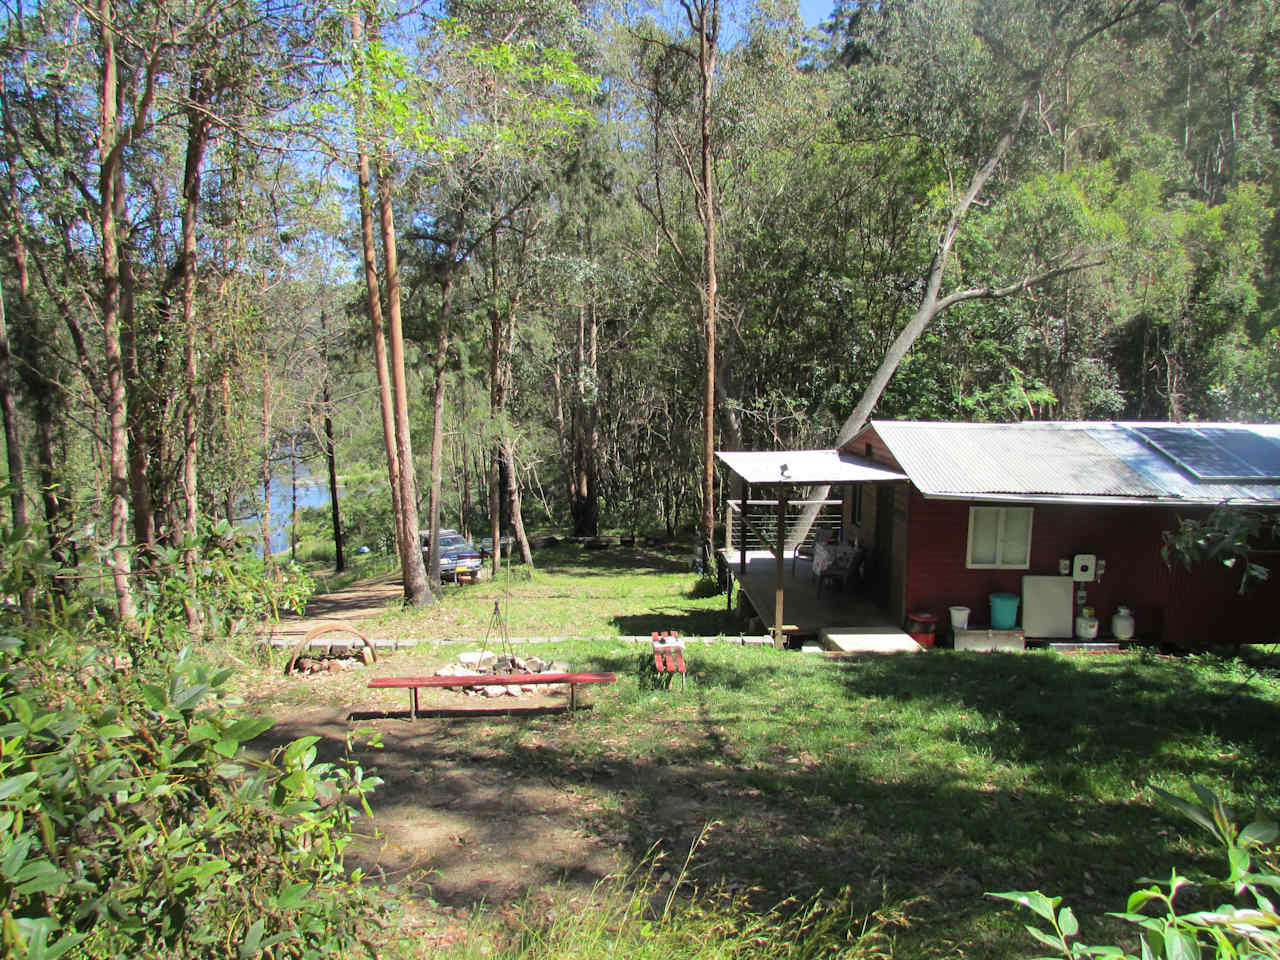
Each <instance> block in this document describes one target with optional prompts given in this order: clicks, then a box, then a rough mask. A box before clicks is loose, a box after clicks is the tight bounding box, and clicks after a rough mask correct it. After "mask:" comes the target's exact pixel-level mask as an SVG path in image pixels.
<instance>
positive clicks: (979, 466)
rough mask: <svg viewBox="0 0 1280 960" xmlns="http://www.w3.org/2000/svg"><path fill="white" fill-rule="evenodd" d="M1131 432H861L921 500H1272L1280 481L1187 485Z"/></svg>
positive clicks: (1130, 427) (941, 426) (902, 427)
mask: <svg viewBox="0 0 1280 960" xmlns="http://www.w3.org/2000/svg"><path fill="white" fill-rule="evenodd" d="M1138 426H1142V425H1141V424H1127V423H1088V422H1043V421H1031V422H1026V423H928V422H918V421H881V420H876V421H873V422H872V423H871V425H870V427H869V429H874V430H875V432H876V434H877V435H878V436H879V437H880V439H881V440H882V441H883V442H884V444H885V446H886V447H887V448H888V449H889V452H890V453H891V454H892V455H893V457H894V459H895V460H897V462H898V463H899V464H900V465H901V467H902V469H903V470H905V471H906V472H907V474H908V475H909V476H910V478H911V482H912V483H913V484H915V486H916V487H917V488H918V489H919V490H920V491H921V493H923V494H924V495H925V496H930V497H966V498H974V499H981V498H983V497H988V498H1002V499H1007V498H1012V497H1025V498H1029V499H1075V498H1101V499H1117V500H1138V501H1144V502H1150V501H1162V500H1167V501H1171V502H1184V503H1187V502H1190V503H1219V502H1221V501H1223V500H1245V501H1256V502H1267V501H1272V502H1275V501H1280V485H1277V484H1276V483H1274V482H1261V483H1241V482H1239V481H1233V482H1229V483H1223V482H1210V481H1205V480H1199V479H1197V478H1196V477H1194V476H1193V475H1191V474H1190V473H1189V472H1187V471H1185V470H1182V469H1180V468H1179V467H1178V465H1176V464H1175V463H1173V462H1172V461H1171V460H1170V459H1169V458H1168V457H1167V456H1165V455H1164V454H1162V453H1160V452H1159V451H1158V450H1155V449H1153V448H1152V447H1151V446H1150V445H1148V444H1146V443H1144V442H1143V440H1142V438H1141V436H1140V435H1139V434H1138V433H1137V432H1136V431H1135V430H1134V428H1135V427H1138ZM1165 426H1168V425H1167V424H1166V425H1165ZM1197 426H1199V425H1198V424H1197ZM1214 426H1221V427H1222V428H1224V429H1239V430H1253V431H1255V432H1259V433H1264V434H1266V435H1267V436H1272V435H1273V434H1274V432H1275V431H1276V430H1277V429H1278V428H1277V427H1274V426H1272V425H1268V424H1229V425H1214Z"/></svg>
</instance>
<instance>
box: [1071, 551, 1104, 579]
mask: <svg viewBox="0 0 1280 960" xmlns="http://www.w3.org/2000/svg"><path fill="white" fill-rule="evenodd" d="M1097 570H1098V557H1097V555H1096V554H1092V553H1077V554H1076V555H1075V556H1074V557H1073V558H1072V560H1071V579H1072V580H1075V581H1076V582H1078V583H1090V582H1092V581H1093V578H1094V577H1095V576H1096V574H1097Z"/></svg>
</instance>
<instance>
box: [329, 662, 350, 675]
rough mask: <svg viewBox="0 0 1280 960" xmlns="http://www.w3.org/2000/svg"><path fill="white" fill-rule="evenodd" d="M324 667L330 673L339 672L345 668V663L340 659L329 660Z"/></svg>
mask: <svg viewBox="0 0 1280 960" xmlns="http://www.w3.org/2000/svg"><path fill="white" fill-rule="evenodd" d="M324 668H325V669H326V670H328V671H329V672H330V673H341V672H342V671H343V670H345V669H346V664H344V663H343V662H342V661H341V660H330V661H329V662H328V663H326V664H325V665H324Z"/></svg>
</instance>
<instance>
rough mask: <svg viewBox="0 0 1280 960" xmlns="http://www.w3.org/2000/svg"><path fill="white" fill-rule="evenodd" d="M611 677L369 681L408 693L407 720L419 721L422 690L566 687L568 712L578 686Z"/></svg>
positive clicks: (532, 675) (490, 676) (484, 675)
mask: <svg viewBox="0 0 1280 960" xmlns="http://www.w3.org/2000/svg"><path fill="white" fill-rule="evenodd" d="M617 679H618V678H617V676H616V675H614V674H612V673H474V674H467V675H464V676H459V677H375V678H374V679H373V680H370V681H369V686H370V688H372V689H386V688H388V687H391V688H396V689H405V690H408V691H409V695H410V699H409V716H410V717H411V718H413V719H415V720H416V719H417V717H418V690H419V689H420V688H421V687H445V688H453V689H462V688H465V687H523V686H530V685H532V684H547V683H566V684H568V685H569V712H570V713H572V712H573V711H574V710H575V709H577V705H578V703H577V695H578V685H579V684H584V683H613V682H614V681H615V680H617Z"/></svg>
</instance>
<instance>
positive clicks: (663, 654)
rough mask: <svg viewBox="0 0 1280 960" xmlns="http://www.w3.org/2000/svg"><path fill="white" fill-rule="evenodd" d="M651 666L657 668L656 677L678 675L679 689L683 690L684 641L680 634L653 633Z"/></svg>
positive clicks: (668, 631) (671, 631)
mask: <svg viewBox="0 0 1280 960" xmlns="http://www.w3.org/2000/svg"><path fill="white" fill-rule="evenodd" d="M652 639H653V665H654V666H655V667H657V668H658V676H666V677H674V676H675V675H676V674H677V673H678V674H680V689H681V690H683V689H684V677H685V666H684V641H683V640H681V639H680V634H678V633H676V632H675V631H673V630H664V631H663V632H662V633H661V634H660V633H658V631H656V630H655V631H654V632H653V637H652Z"/></svg>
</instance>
